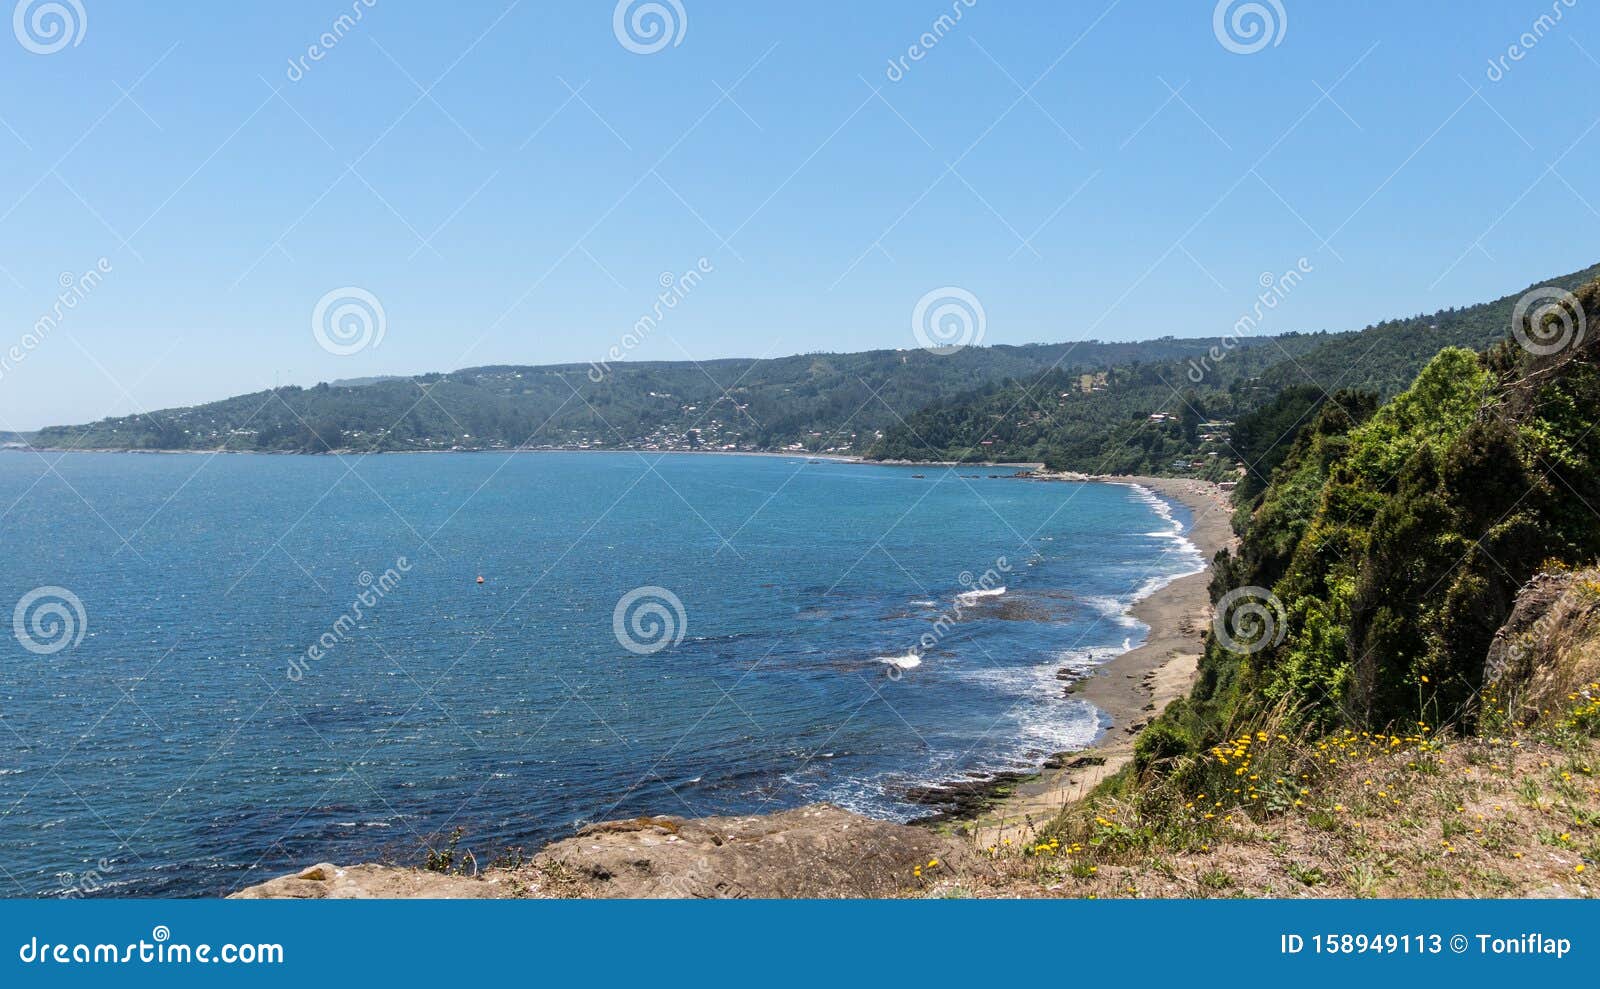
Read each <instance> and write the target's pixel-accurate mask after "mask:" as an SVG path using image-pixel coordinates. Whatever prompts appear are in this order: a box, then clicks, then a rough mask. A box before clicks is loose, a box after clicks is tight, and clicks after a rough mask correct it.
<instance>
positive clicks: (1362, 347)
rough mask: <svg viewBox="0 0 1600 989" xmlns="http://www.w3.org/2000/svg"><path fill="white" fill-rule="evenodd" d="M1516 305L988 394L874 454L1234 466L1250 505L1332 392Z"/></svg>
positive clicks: (1475, 334) (1484, 328)
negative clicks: (1090, 384)
mask: <svg viewBox="0 0 1600 989" xmlns="http://www.w3.org/2000/svg"><path fill="white" fill-rule="evenodd" d="M1597 276H1600V265H1597V266H1594V267H1591V268H1587V269H1585V270H1583V271H1580V272H1575V273H1573V274H1570V275H1563V276H1561V277H1559V278H1555V279H1551V280H1550V281H1548V282H1544V283H1541V284H1542V285H1548V286H1554V287H1556V288H1560V289H1574V288H1577V287H1578V286H1580V285H1583V284H1585V283H1587V282H1590V281H1592V280H1593V279H1594V278H1596V277H1597ZM1523 294H1524V293H1522V292H1519V293H1516V294H1514V295H1508V296H1505V297H1503V298H1500V299H1496V300H1494V301H1492V302H1486V303H1481V304H1479V305H1474V306H1468V307H1466V308H1460V309H1455V308H1452V309H1446V310H1441V311H1439V312H1436V313H1432V314H1428V315H1419V316H1413V317H1409V318H1406V319H1396V320H1388V321H1385V322H1383V323H1377V324H1374V325H1372V326H1369V327H1367V328H1366V329H1364V330H1362V331H1361V332H1359V333H1345V334H1330V335H1310V336H1308V335H1302V334H1286V335H1284V336H1279V337H1271V338H1261V339H1259V340H1257V341H1255V342H1256V343H1257V344H1258V345H1257V346H1255V347H1249V348H1244V347H1239V348H1238V349H1235V346H1236V342H1235V341H1233V340H1232V339H1231V338H1224V339H1223V340H1222V341H1218V342H1217V343H1218V344H1219V345H1220V346H1218V348H1217V351H1213V352H1212V353H1211V354H1208V355H1206V356H1203V357H1201V358H1199V359H1194V358H1191V359H1189V360H1179V361H1168V360H1165V359H1163V358H1161V357H1159V356H1156V355H1147V356H1146V357H1145V358H1144V359H1143V360H1142V361H1140V363H1138V364H1136V365H1132V366H1130V367H1129V368H1127V369H1125V373H1123V374H1121V375H1120V376H1118V378H1117V381H1119V382H1120V383H1121V385H1122V387H1120V388H1117V389H1115V390H1114V393H1108V394H1106V395H1105V396H1103V397H1090V398H1089V399H1088V400H1085V399H1084V398H1083V397H1080V396H1077V395H1073V394H1070V392H1071V390H1072V389H1071V387H1070V386H1071V384H1072V381H1071V380H1070V379H1071V377H1072V376H1070V375H1068V376H1065V378H1066V379H1067V380H1063V376H1061V375H1053V374H1052V375H1043V376H1038V377H1035V378H1023V379H1018V380H1013V381H1009V382H1005V383H1004V384H1003V385H999V386H996V385H990V386H986V387H984V388H982V389H978V390H976V391H974V392H973V393H971V394H968V395H961V396H957V397H955V398H953V399H950V400H948V401H945V402H942V403H937V404H934V405H930V406H929V407H928V408H926V409H924V410H923V411H922V412H920V413H919V414H918V415H916V416H909V417H906V418H905V421H903V422H900V423H896V424H893V425H891V426H890V428H889V429H888V430H887V431H886V433H885V435H884V438H883V440H882V442H880V443H878V444H877V445H876V446H874V447H873V448H872V450H871V453H870V456H874V457H882V458H887V459H905V460H915V459H941V460H993V459H1001V460H1037V461H1042V462H1043V463H1045V464H1046V465H1047V466H1049V467H1051V468H1053V469H1062V470H1078V471H1085V472H1090V473H1119V472H1122V473H1140V472H1145V473H1161V474H1170V473H1197V474H1199V475H1201V476H1208V477H1222V476H1224V475H1225V474H1226V475H1231V474H1232V472H1233V468H1234V466H1235V465H1236V464H1243V465H1244V467H1245V474H1244V478H1245V480H1244V481H1243V482H1242V483H1245V484H1246V485H1247V486H1249V487H1251V489H1252V493H1254V491H1258V490H1259V488H1260V486H1261V485H1262V484H1264V483H1265V480H1264V479H1265V477H1266V476H1267V475H1268V474H1269V473H1270V471H1271V468H1272V467H1273V466H1275V464H1276V463H1277V461H1278V460H1280V459H1281V457H1282V455H1283V452H1284V450H1283V449H1282V447H1281V444H1286V443H1287V441H1288V440H1289V439H1290V438H1292V436H1293V433H1294V431H1295V430H1296V429H1297V428H1298V426H1299V425H1300V424H1301V423H1302V422H1303V420H1304V419H1305V418H1306V417H1308V416H1309V414H1310V413H1311V412H1313V411H1314V410H1315V408H1316V407H1317V406H1318V405H1320V403H1321V402H1322V401H1323V400H1325V399H1326V398H1327V397H1328V396H1329V395H1330V394H1333V393H1337V392H1348V393H1357V392H1373V393H1376V394H1378V395H1379V396H1380V397H1383V398H1388V397H1390V396H1392V395H1394V394H1396V393H1397V392H1399V391H1401V390H1402V389H1404V388H1405V387H1407V385H1409V384H1410V382H1411V381H1412V379H1413V378H1415V377H1416V375H1417V372H1418V371H1419V370H1421V368H1422V366H1423V365H1424V364H1425V363H1427V361H1428V360H1429V359H1430V358H1432V357H1433V355H1435V354H1437V353H1438V352H1439V351H1440V350H1441V349H1443V348H1445V347H1463V348H1467V349H1470V350H1481V349H1484V348H1486V347H1489V346H1491V345H1493V344H1494V343H1496V342H1498V341H1500V340H1503V339H1505V337H1506V336H1507V335H1508V334H1509V333H1510V328H1511V317H1512V311H1513V309H1514V307H1515V305H1516V302H1517V300H1518V299H1519V298H1520V297H1521V296H1522V295H1523ZM1247 339H1248V338H1241V340H1240V341H1238V342H1244V341H1245V340H1247ZM1218 352H1220V356H1218ZM1285 413H1287V414H1285ZM1208 420H1211V421H1215V420H1222V421H1224V422H1226V421H1228V420H1236V421H1235V422H1234V423H1233V425H1232V427H1231V429H1230V428H1228V427H1213V428H1211V429H1205V428H1202V427H1203V423H1204V422H1206V421H1208ZM1207 434H1209V435H1210V436H1211V437H1212V439H1211V440H1209V441H1207V440H1206V439H1204V438H1203V437H1204V436H1205V435H1207Z"/></svg>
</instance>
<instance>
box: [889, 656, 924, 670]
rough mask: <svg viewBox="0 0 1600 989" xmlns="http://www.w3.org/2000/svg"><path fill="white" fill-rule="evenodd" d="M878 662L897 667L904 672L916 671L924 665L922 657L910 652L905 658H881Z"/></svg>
mask: <svg viewBox="0 0 1600 989" xmlns="http://www.w3.org/2000/svg"><path fill="white" fill-rule="evenodd" d="M878 662H880V663H884V664H887V665H889V666H895V667H898V668H900V669H902V670H914V669H916V668H917V667H919V666H921V665H922V657H921V656H918V655H917V654H916V653H914V652H908V653H906V654H905V655H904V656H879V657H878Z"/></svg>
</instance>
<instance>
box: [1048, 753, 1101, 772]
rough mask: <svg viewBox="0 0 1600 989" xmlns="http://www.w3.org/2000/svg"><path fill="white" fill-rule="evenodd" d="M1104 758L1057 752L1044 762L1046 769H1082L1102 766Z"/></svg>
mask: <svg viewBox="0 0 1600 989" xmlns="http://www.w3.org/2000/svg"><path fill="white" fill-rule="evenodd" d="M1105 764H1106V758H1105V756H1099V755H1078V756H1075V755H1074V754H1073V753H1071V752H1057V753H1056V754H1055V755H1053V756H1051V757H1050V758H1048V759H1046V760H1045V761H1044V768H1046V769H1083V768H1085V767H1087V766H1104V765H1105Z"/></svg>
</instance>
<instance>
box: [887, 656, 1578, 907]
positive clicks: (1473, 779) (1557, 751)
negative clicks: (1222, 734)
mask: <svg viewBox="0 0 1600 989" xmlns="http://www.w3.org/2000/svg"><path fill="white" fill-rule="evenodd" d="M1590 696H1591V697H1600V684H1593V685H1591V687H1590ZM1597 728H1600V701H1596V700H1592V699H1580V701H1579V702H1577V703H1576V704H1575V706H1574V709H1573V710H1572V711H1571V712H1569V713H1568V714H1567V715H1566V716H1565V717H1563V718H1560V719H1557V720H1555V721H1553V722H1551V723H1550V724H1549V725H1548V726H1545V727H1541V728H1538V729H1528V728H1522V727H1517V726H1508V727H1507V730H1506V731H1505V732H1504V733H1501V734H1494V735H1489V736H1486V737H1476V738H1464V739H1444V740H1440V739H1435V738H1434V737H1433V734H1432V733H1431V732H1428V731H1426V730H1425V729H1424V728H1421V727H1419V728H1418V729H1417V731H1416V732H1414V733H1413V734H1410V735H1407V736H1393V737H1392V736H1384V735H1368V734H1365V733H1360V732H1340V733H1337V734H1335V735H1333V736H1330V737H1328V738H1325V739H1322V740H1319V741H1310V740H1305V739H1291V738H1289V737H1288V736H1286V735H1275V734H1271V733H1266V732H1263V733H1261V734H1257V735H1252V736H1242V737H1241V738H1239V739H1234V740H1231V741H1230V742H1229V743H1228V746H1227V747H1225V748H1221V749H1219V750H1217V751H1214V752H1212V753H1208V754H1207V756H1206V758H1207V759H1208V760H1210V761H1211V762H1212V763H1214V764H1218V765H1222V766H1225V767H1226V770H1227V772H1228V775H1231V774H1232V772H1234V771H1240V770H1242V772H1239V775H1237V776H1234V777H1232V778H1233V779H1234V780H1236V781H1237V784H1238V785H1237V786H1236V787H1224V788H1222V790H1223V792H1221V793H1213V794H1208V795H1207V797H1206V798H1205V799H1188V798H1185V797H1182V796H1180V795H1177V794H1173V793H1162V792H1159V791H1156V792H1152V791H1136V792H1135V793H1134V794H1133V795H1132V796H1127V795H1118V794H1117V793H1116V792H1114V788H1108V789H1106V790H1105V791H1103V792H1101V793H1099V794H1097V795H1095V796H1093V797H1091V798H1090V799H1089V800H1088V801H1086V802H1084V803H1083V804H1081V805H1079V806H1077V807H1074V808H1072V809H1070V810H1069V811H1068V812H1067V813H1066V814H1065V815H1063V817H1062V818H1061V819H1060V820H1058V821H1057V822H1056V823H1055V824H1054V825H1053V827H1052V828H1051V829H1049V830H1048V831H1047V832H1046V833H1047V835H1048V837H1046V838H1044V839H1042V840H1041V841H1040V843H1039V845H1037V846H1036V847H1034V848H1029V849H1016V848H1000V849H996V850H994V852H993V853H992V854H993V857H994V860H995V865H996V874H994V875H977V874H967V875H960V876H956V875H948V874H941V873H940V872H939V870H938V869H937V868H935V869H932V870H924V874H923V875H922V876H916V877H913V879H914V882H915V883H916V884H917V885H919V886H920V887H921V891H922V892H923V893H924V894H925V895H934V896H941V895H942V896H959V895H976V896H1010V897H1015V896H1022V897H1035V896H1061V897H1266V896H1272V897H1305V896H1327V897H1508V896H1510V897H1526V896H1561V897H1589V896H1593V895H1595V893H1596V892H1597V891H1600V890H1597V889H1596V885H1595V872H1594V870H1595V869H1596V868H1597V867H1600V864H1597V863H1600V829H1597V827H1596V825H1597V824H1600V780H1597V779H1596V775H1595V774H1596V770H1597V768H1600V741H1597V739H1596V737H1595V733H1596V729H1597ZM1219 760H1222V761H1221V762H1219Z"/></svg>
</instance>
